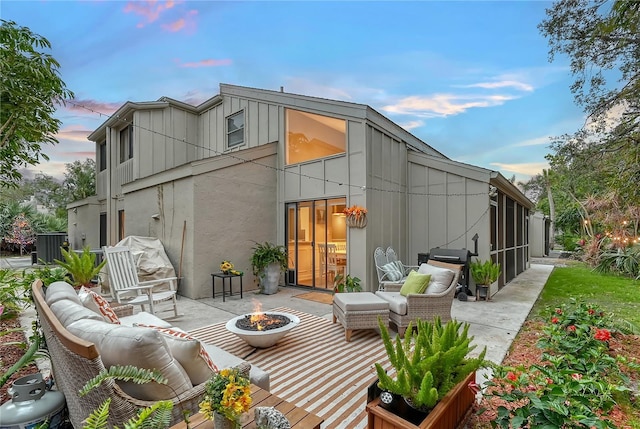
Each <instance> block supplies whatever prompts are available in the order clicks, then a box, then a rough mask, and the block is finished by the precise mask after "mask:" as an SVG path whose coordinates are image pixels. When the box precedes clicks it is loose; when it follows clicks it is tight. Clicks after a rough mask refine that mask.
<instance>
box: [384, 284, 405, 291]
mask: <svg viewBox="0 0 640 429" xmlns="http://www.w3.org/2000/svg"><path fill="white" fill-rule="evenodd" d="M382 286H384V291H385V292H400V289H402V283H383V285H382Z"/></svg>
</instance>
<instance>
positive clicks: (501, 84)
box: [460, 80, 534, 92]
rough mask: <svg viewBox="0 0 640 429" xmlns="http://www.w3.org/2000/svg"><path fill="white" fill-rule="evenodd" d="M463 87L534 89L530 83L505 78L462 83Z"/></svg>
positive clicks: (527, 90) (528, 90) (529, 90)
mask: <svg viewBox="0 0 640 429" xmlns="http://www.w3.org/2000/svg"><path fill="white" fill-rule="evenodd" d="M460 87H461V88H486V89H496V88H515V89H518V90H520V91H526V92H531V91H533V89H534V88H533V86H532V85H529V84H528V83H524V82H518V81H515V80H503V81H496V82H479V83H472V84H470V85H460Z"/></svg>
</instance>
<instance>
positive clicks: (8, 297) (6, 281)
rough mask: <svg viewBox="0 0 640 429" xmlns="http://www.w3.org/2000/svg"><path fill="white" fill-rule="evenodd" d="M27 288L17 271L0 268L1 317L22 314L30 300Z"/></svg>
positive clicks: (12, 316)
mask: <svg viewBox="0 0 640 429" xmlns="http://www.w3.org/2000/svg"><path fill="white" fill-rule="evenodd" d="M26 290H27V289H26V288H25V285H24V282H23V281H22V279H21V277H20V276H19V275H18V273H17V272H16V271H14V270H9V269H0V306H2V308H3V311H2V313H0V319H10V318H15V317H17V316H18V314H20V312H21V311H22V309H23V308H24V307H25V303H26V302H27V301H28V299H27V298H26V295H25V293H26Z"/></svg>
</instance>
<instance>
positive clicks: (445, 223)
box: [408, 153, 490, 263]
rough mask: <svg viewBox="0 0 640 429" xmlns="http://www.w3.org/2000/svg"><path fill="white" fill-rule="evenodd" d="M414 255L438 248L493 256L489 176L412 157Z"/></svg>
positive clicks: (444, 162)
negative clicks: (475, 238) (480, 252)
mask: <svg viewBox="0 0 640 429" xmlns="http://www.w3.org/2000/svg"><path fill="white" fill-rule="evenodd" d="M408 169H409V175H408V176H409V202H408V210H409V213H411V216H410V218H409V228H410V230H411V235H410V237H409V252H410V255H411V258H412V259H411V260H412V261H413V262H414V263H417V257H418V253H428V252H429V250H430V249H432V248H434V247H442V248H449V249H463V248H467V249H469V250H472V251H473V249H474V243H473V240H472V239H471V238H472V237H473V236H474V234H476V233H477V234H478V237H479V238H478V248H479V250H482V254H485V255H486V256H485V257H488V256H489V253H488V252H489V243H490V241H489V239H490V237H489V231H490V230H489V196H488V193H489V175H488V174H486V173H484V172H483V171H478V169H475V168H473V167H471V168H466V166H463V165H461V164H459V163H455V162H453V161H450V160H442V159H435V158H432V157H429V156H428V155H424V154H417V153H412V154H411V156H410V157H409V163H408Z"/></svg>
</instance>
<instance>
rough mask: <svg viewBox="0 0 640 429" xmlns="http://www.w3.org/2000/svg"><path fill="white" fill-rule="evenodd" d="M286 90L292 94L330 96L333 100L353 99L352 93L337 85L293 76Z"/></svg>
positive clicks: (288, 81)
mask: <svg viewBox="0 0 640 429" xmlns="http://www.w3.org/2000/svg"><path fill="white" fill-rule="evenodd" d="M284 90H285V91H286V92H288V93H291V94H305V95H310V96H312V97H321V98H328V99H332V100H342V101H347V100H349V101H350V100H352V99H353V97H352V96H351V94H350V93H349V92H348V91H347V90H345V89H342V88H339V87H337V86H330V85H322V84H319V83H316V82H313V81H311V80H307V79H301V78H292V79H288V80H287V84H286V85H285V87H284Z"/></svg>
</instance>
